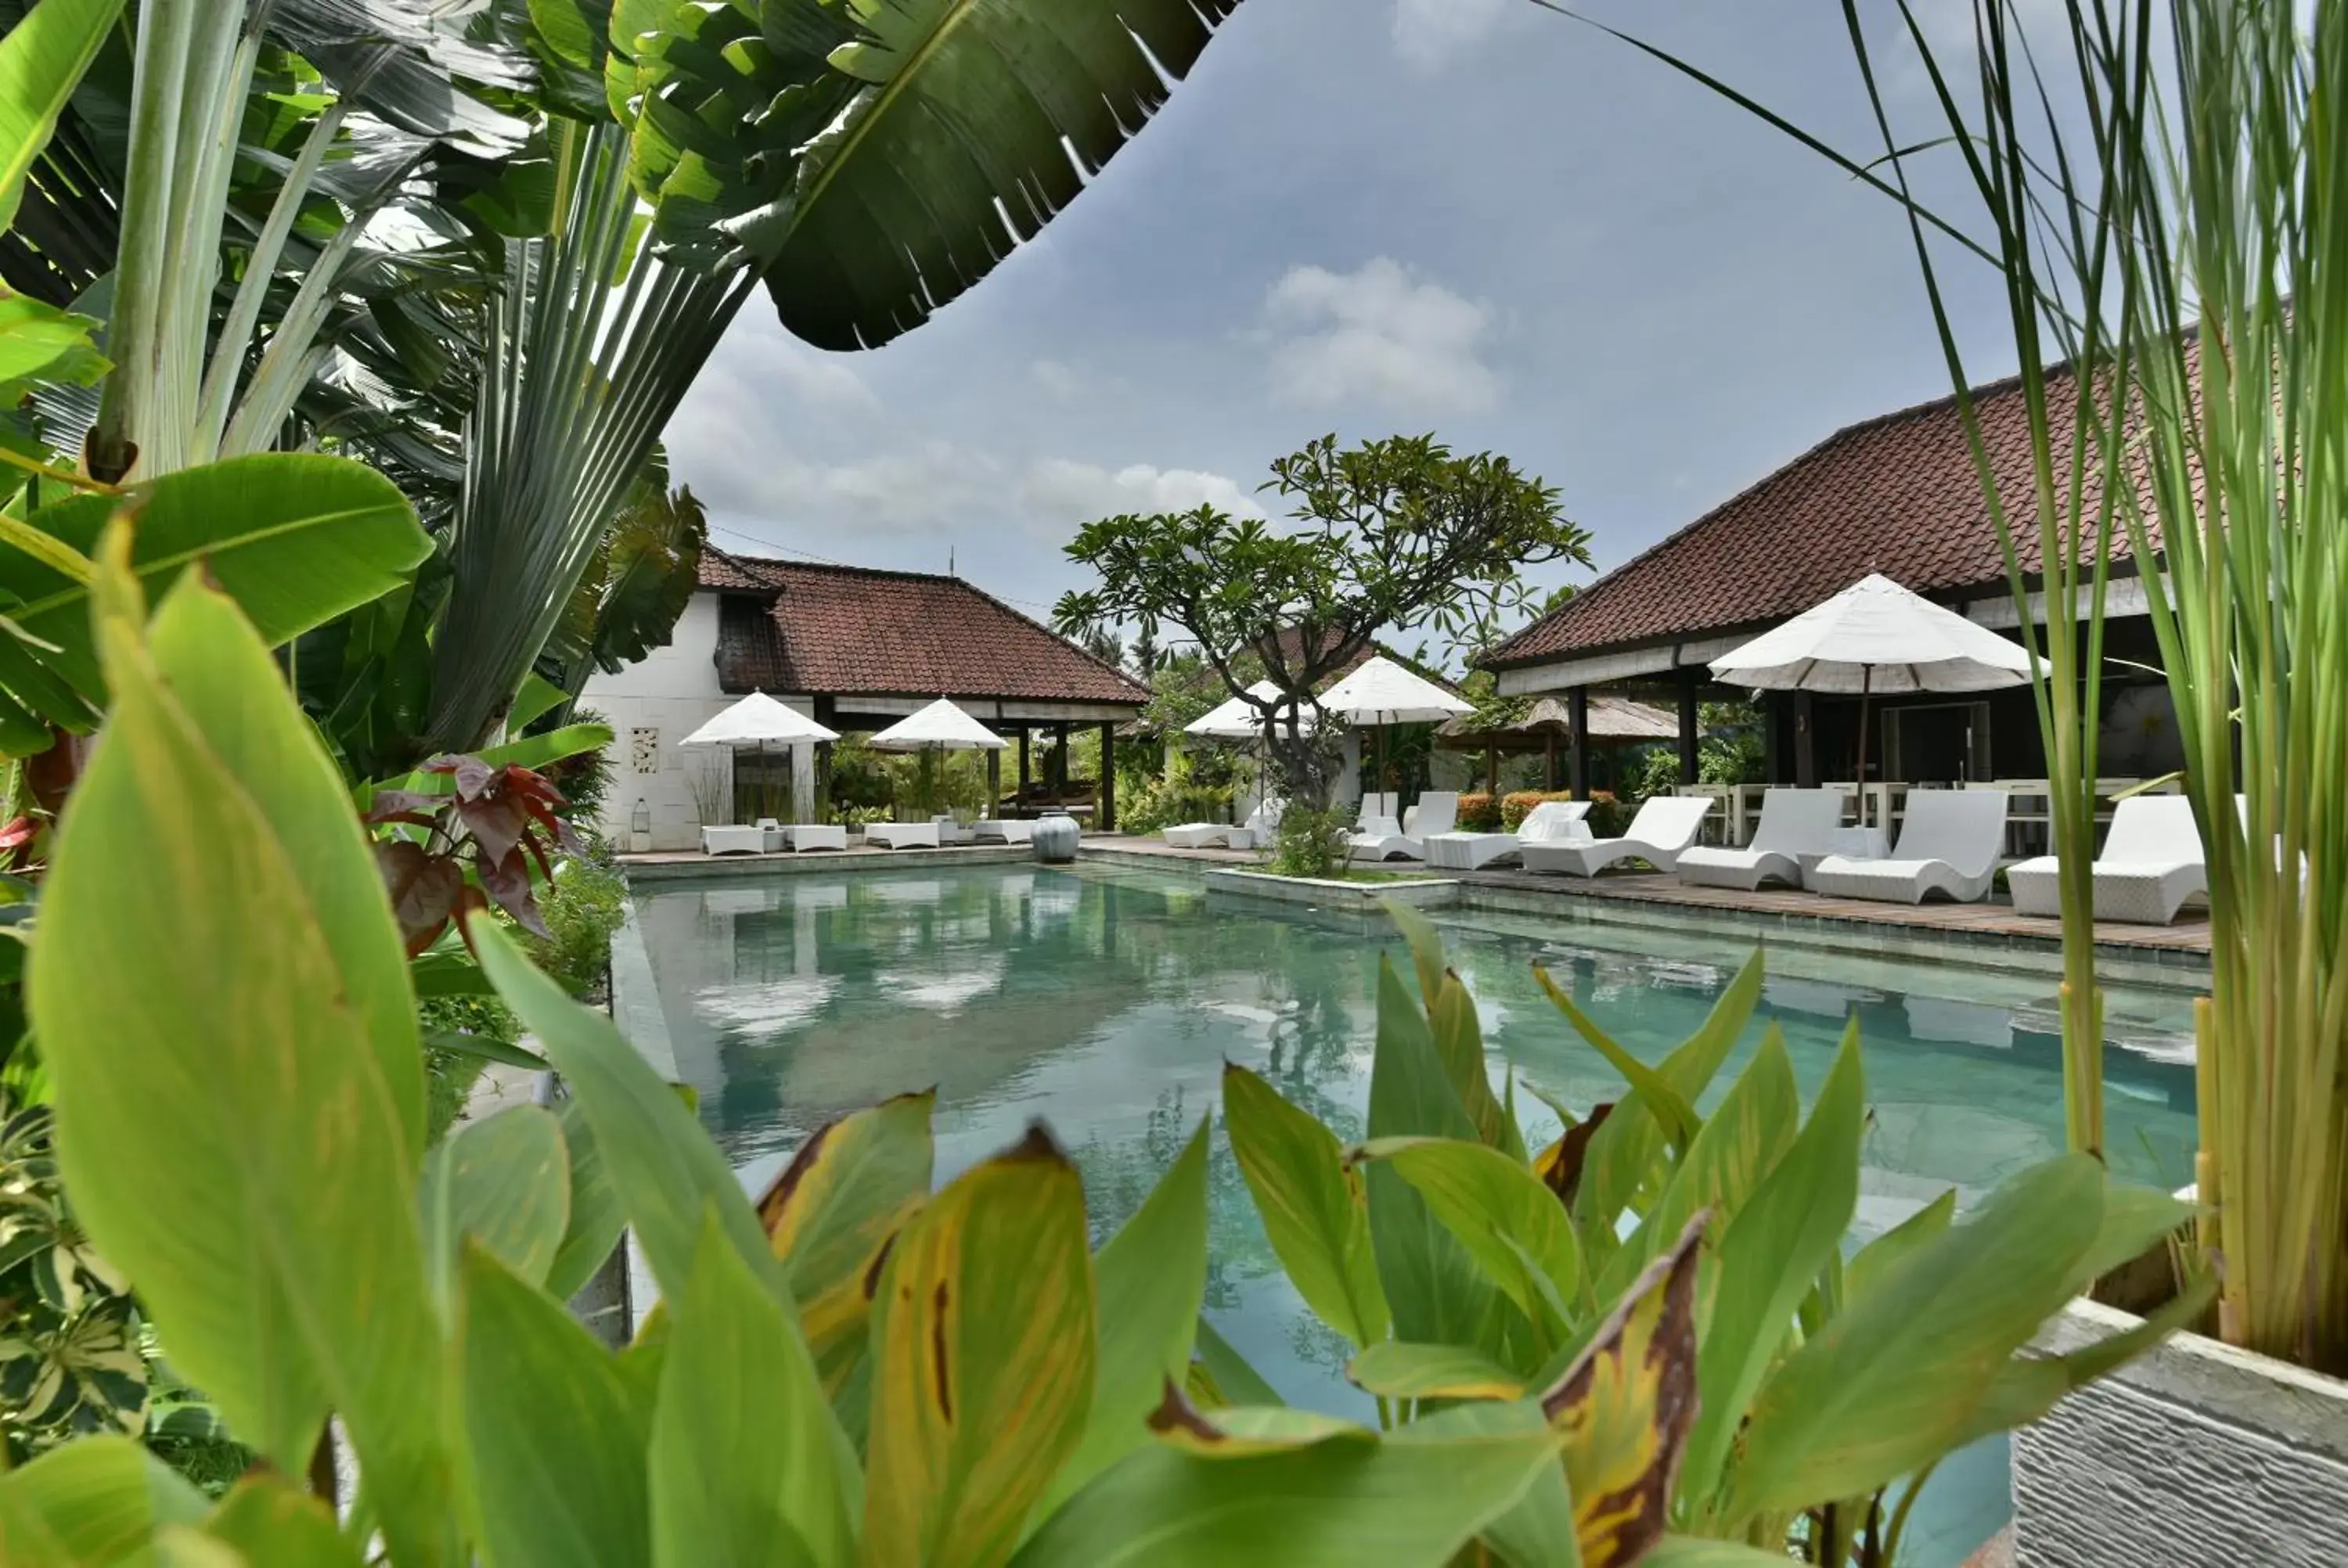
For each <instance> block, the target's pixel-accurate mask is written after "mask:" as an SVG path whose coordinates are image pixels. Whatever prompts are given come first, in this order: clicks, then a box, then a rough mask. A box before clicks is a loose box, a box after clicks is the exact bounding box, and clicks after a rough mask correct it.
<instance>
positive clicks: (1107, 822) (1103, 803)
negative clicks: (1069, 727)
mask: <svg viewBox="0 0 2348 1568" xmlns="http://www.w3.org/2000/svg"><path fill="white" fill-rule="evenodd" d="M1100 730H1101V760H1100V800H1099V803H1098V804H1099V806H1100V809H1099V810H1098V811H1097V812H1096V813H1094V814H1093V825H1094V826H1096V827H1097V828H1099V829H1100V830H1101V831H1102V832H1103V833H1112V832H1114V831H1116V828H1117V726H1116V725H1115V724H1103V725H1102V726H1101V727H1100Z"/></svg>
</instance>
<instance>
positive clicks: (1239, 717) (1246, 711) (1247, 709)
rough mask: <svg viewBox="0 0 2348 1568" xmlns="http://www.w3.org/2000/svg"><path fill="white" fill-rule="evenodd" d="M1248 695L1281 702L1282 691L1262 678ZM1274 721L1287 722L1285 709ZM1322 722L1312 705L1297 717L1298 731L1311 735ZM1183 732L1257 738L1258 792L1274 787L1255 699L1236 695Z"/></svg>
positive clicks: (1212, 738) (1209, 736)
mask: <svg viewBox="0 0 2348 1568" xmlns="http://www.w3.org/2000/svg"><path fill="white" fill-rule="evenodd" d="M1248 696H1249V697H1257V698H1261V699H1262V701H1264V702H1274V703H1278V702H1281V701H1282V692H1281V690H1280V687H1279V686H1278V685H1277V684H1276V683H1274V682H1270V681H1259V682H1256V683H1255V684H1254V685H1252V686H1251V687H1249V688H1248ZM1275 722H1276V723H1282V724H1284V723H1286V722H1287V716H1286V713H1285V712H1284V711H1282V713H1281V716H1280V718H1279V719H1278V720H1276V721H1275ZM1320 722H1321V711H1320V710H1319V709H1318V708H1315V707H1312V706H1309V705H1308V706H1307V707H1306V708H1305V710H1304V712H1301V713H1299V714H1298V715H1297V716H1296V727H1297V729H1298V731H1299V732H1300V733H1304V734H1308V735H1309V734H1311V733H1313V727H1314V726H1315V725H1317V724H1318V723H1320ZM1182 733H1184V734H1186V735H1200V736H1203V737H1204V738H1206V739H1208V740H1210V741H1255V742H1257V743H1259V744H1258V745H1257V747H1256V769H1257V772H1256V786H1255V787H1256V794H1257V795H1258V796H1259V797H1261V796H1262V794H1264V793H1265V792H1266V791H1267V790H1269V789H1270V788H1271V787H1272V782H1271V779H1270V777H1269V776H1268V775H1269V774H1270V773H1271V769H1272V757H1271V753H1270V748H1269V747H1268V746H1267V745H1265V744H1262V742H1263V738H1264V736H1263V714H1262V711H1261V710H1259V709H1258V708H1257V707H1256V705H1255V704H1254V703H1253V702H1249V701H1248V700H1247V698H1246V697H1233V698H1232V699H1231V701H1229V702H1225V703H1223V704H1222V706H1220V707H1219V708H1215V709H1212V710H1210V712H1206V713H1204V714H1202V715H1201V716H1200V717H1199V718H1196V719H1193V720H1191V721H1190V722H1189V723H1187V724H1185V725H1183V726H1182Z"/></svg>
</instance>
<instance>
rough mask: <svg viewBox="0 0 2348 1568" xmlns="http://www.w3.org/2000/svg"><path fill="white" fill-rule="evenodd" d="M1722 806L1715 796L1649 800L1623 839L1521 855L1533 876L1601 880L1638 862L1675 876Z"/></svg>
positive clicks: (1533, 849)
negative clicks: (1602, 874) (1544, 873)
mask: <svg viewBox="0 0 2348 1568" xmlns="http://www.w3.org/2000/svg"><path fill="white" fill-rule="evenodd" d="M1718 804H1720V802H1719V800H1718V799H1717V798H1715V797H1714V796H1711V795H1684V794H1657V795H1649V796H1648V797H1647V800H1646V803H1645V804H1643V805H1641V806H1640V807H1639V813H1638V815H1636V816H1633V817H1632V819H1631V825H1630V826H1629V827H1628V828H1627V829H1625V830H1624V831H1623V834H1622V837H1620V838H1592V839H1588V840H1585V841H1582V842H1580V843H1561V844H1528V845H1525V846H1524V848H1523V849H1522V850H1521V851H1519V854H1521V855H1522V856H1523V857H1524V862H1525V869H1526V870H1528V871H1562V872H1564V873H1565V874H1566V875H1567V876H1597V875H1598V874H1599V873H1600V872H1601V871H1603V870H1605V869H1606V868H1607V867H1608V866H1612V865H1615V864H1617V863H1618V862H1621V861H1624V860H1634V859H1635V860H1643V861H1645V862H1647V863H1648V864H1649V865H1650V866H1653V867H1654V868H1655V869H1656V870H1658V871H1669V870H1670V869H1671V868H1672V867H1673V866H1676V865H1677V864H1679V858H1680V856H1682V855H1684V854H1685V853H1686V852H1687V849H1688V846H1689V845H1693V844H1694V843H1695V835H1696V834H1697V833H1698V832H1700V831H1702V829H1703V827H1704V818H1705V817H1706V816H1708V815H1711V813H1712V809H1713V808H1714V807H1715V806H1716V805H1718Z"/></svg>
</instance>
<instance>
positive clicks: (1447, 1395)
mask: <svg viewBox="0 0 2348 1568" xmlns="http://www.w3.org/2000/svg"><path fill="white" fill-rule="evenodd" d="M1345 1376H1346V1377H1348V1378H1351V1379H1353V1382H1354V1387H1355V1388H1357V1389H1361V1390H1362V1391H1363V1392H1365V1393H1368V1394H1376V1395H1379V1396H1381V1397H1383V1398H1385V1399H1516V1398H1518V1397H1519V1396H1520V1395H1521V1394H1523V1393H1524V1391H1525V1380H1524V1379H1523V1378H1519V1377H1518V1376H1517V1375H1516V1374H1515V1373H1514V1372H1511V1371H1509V1369H1508V1368H1506V1367H1503V1366H1500V1365H1498V1363H1496V1362H1494V1361H1491V1360H1488V1359H1487V1358H1484V1357H1482V1356H1479V1355H1478V1354H1477V1353H1476V1352H1475V1351H1473V1350H1469V1349H1466V1348H1461V1347H1458V1346H1453V1345H1406V1344H1404V1343H1403V1342H1402V1341H1401V1340H1398V1339H1389V1340H1386V1341H1385V1342H1384V1343H1382V1344H1377V1345H1373V1346H1371V1347H1370V1348H1368V1349H1366V1350H1364V1351H1363V1352H1362V1353H1361V1354H1360V1355H1358V1356H1356V1357H1354V1359H1353V1362H1352V1364H1351V1365H1349V1366H1347V1367H1346V1368H1345Z"/></svg>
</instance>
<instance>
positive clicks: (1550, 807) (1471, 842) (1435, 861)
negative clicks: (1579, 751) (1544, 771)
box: [1425, 800, 1590, 871]
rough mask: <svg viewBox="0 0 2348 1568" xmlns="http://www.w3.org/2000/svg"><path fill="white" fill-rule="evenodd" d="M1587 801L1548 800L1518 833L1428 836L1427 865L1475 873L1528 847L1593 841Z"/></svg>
mask: <svg viewBox="0 0 2348 1568" xmlns="http://www.w3.org/2000/svg"><path fill="white" fill-rule="evenodd" d="M1588 815H1590V803H1589V802H1588V801H1586V800H1545V801H1543V802H1541V803H1540V804H1539V805H1537V806H1535V807H1533V808H1532V810H1530V811H1529V812H1527V813H1526V814H1525V820H1524V822H1523V823H1522V824H1521V825H1519V827H1518V828H1517V831H1516V832H1514V833H1432V834H1429V835H1426V841H1425V842H1426V864H1427V865H1428V866H1441V867H1442V868H1443V869H1444V870H1446V871H1474V870H1477V869H1478V868H1480V867H1482V866H1490V865H1492V864H1494V863H1495V862H1497V861H1501V860H1508V859H1510V858H1513V857H1514V856H1515V855H1516V854H1517V852H1518V850H1519V849H1520V848H1522V847H1523V846H1524V845H1528V844H1550V843H1556V842H1570V841H1572V840H1575V839H1582V840H1587V839H1588V838H1589V837H1590V825H1589V824H1587V823H1585V822H1584V821H1582V820H1581V819H1582V818H1583V817H1586V816H1588Z"/></svg>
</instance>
